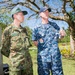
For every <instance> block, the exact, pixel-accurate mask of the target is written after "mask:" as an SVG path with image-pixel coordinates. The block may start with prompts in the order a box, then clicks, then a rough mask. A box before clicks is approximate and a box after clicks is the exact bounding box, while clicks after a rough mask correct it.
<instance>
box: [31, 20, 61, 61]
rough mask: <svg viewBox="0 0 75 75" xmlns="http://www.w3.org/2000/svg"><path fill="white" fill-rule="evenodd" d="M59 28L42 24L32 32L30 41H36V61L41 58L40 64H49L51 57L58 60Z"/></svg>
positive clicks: (52, 24)
mask: <svg viewBox="0 0 75 75" xmlns="http://www.w3.org/2000/svg"><path fill="white" fill-rule="evenodd" d="M59 30H60V28H59V26H58V25H57V24H56V23H54V22H50V21H49V23H48V24H42V25H41V26H39V27H37V28H35V29H34V31H33V35H32V40H33V41H38V46H37V47H38V59H39V58H40V56H41V59H42V62H50V61H51V57H52V56H53V57H55V56H56V58H55V59H58V58H59V57H60V51H59V48H58V38H59V36H60V35H59Z"/></svg>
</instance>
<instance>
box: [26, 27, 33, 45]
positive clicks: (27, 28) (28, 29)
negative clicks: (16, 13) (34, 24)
mask: <svg viewBox="0 0 75 75" xmlns="http://www.w3.org/2000/svg"><path fill="white" fill-rule="evenodd" d="M25 28H26V30H27V34H28V37H29V42H30V46H32V30H31V29H30V28H29V27H28V26H25Z"/></svg>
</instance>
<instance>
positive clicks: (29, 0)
mask: <svg viewBox="0 0 75 75" xmlns="http://www.w3.org/2000/svg"><path fill="white" fill-rule="evenodd" d="M27 1H28V2H30V3H31V4H33V5H34V6H35V7H37V9H40V8H39V6H38V5H37V4H36V3H35V2H32V1H31V0H27Z"/></svg>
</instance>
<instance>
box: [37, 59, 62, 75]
mask: <svg viewBox="0 0 75 75" xmlns="http://www.w3.org/2000/svg"><path fill="white" fill-rule="evenodd" d="M50 72H51V75H63V70H62V63H61V59H55V60H54V58H53V59H52V60H51V62H42V59H41V58H40V59H38V75H50Z"/></svg>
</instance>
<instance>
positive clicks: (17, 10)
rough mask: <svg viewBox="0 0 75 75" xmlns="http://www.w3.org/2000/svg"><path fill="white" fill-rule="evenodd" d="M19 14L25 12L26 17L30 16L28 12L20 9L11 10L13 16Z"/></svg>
mask: <svg viewBox="0 0 75 75" xmlns="http://www.w3.org/2000/svg"><path fill="white" fill-rule="evenodd" d="M18 12H23V14H24V15H26V14H28V12H27V11H22V10H21V9H20V8H13V9H12V10H11V15H14V14H16V13H18Z"/></svg>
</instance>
